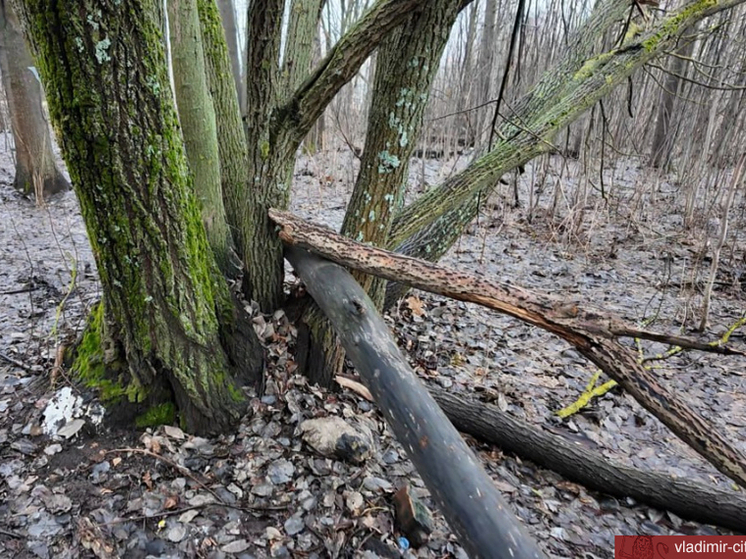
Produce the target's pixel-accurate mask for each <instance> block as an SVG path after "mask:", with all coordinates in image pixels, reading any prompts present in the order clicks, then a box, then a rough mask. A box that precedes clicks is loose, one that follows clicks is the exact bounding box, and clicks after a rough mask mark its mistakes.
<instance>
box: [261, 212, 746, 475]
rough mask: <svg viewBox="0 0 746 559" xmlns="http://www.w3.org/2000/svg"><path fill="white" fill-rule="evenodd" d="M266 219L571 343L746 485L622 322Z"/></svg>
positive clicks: (314, 247)
mask: <svg viewBox="0 0 746 559" xmlns="http://www.w3.org/2000/svg"><path fill="white" fill-rule="evenodd" d="M269 216H270V218H271V219H272V220H273V221H274V222H275V223H277V224H279V225H280V226H281V227H282V229H281V230H280V238H281V239H282V240H283V242H285V243H286V244H289V245H295V246H299V247H302V248H305V249H307V250H311V251H313V252H314V253H316V254H319V255H321V256H323V257H325V258H329V259H330V260H332V261H334V262H336V263H338V264H342V265H345V266H350V267H351V268H355V269H357V270H361V271H364V272H367V273H369V274H374V275H376V276H378V277H382V278H384V279H388V280H391V281H398V282H402V283H406V284H408V285H410V286H412V287H417V288H419V289H425V290H427V291H431V292H434V293H439V294H442V295H445V296H447V297H451V298H453V299H458V300H461V301H469V302H472V303H477V304H479V305H483V306H486V307H489V308H491V309H495V310H497V311H499V312H501V313H504V314H507V315H510V316H513V317H515V318H518V319H520V320H522V321H524V322H527V323H529V324H533V325H534V326H538V327H539V328H542V329H543V330H546V331H548V332H551V333H552V334H554V335H556V336H558V337H560V338H562V339H563V340H565V341H567V342H569V343H571V344H572V345H573V346H574V347H575V348H576V349H577V350H578V352H580V353H581V354H582V355H584V356H585V357H586V358H587V359H588V360H589V361H591V362H592V363H594V364H595V365H597V366H598V367H599V368H600V369H601V370H602V371H603V372H604V373H606V374H607V375H609V376H610V377H611V378H613V379H614V380H616V381H617V382H618V383H619V384H620V385H621V386H622V388H624V389H625V390H626V391H627V392H628V393H629V394H630V395H631V396H632V397H633V398H635V400H637V401H638V402H639V403H640V405H642V406H643V407H644V408H645V409H647V410H648V411H649V412H650V413H652V414H653V415H654V416H656V417H657V418H658V419H659V420H660V421H661V422H662V423H663V424H665V425H666V426H667V427H668V428H669V429H671V431H672V432H673V433H675V434H676V435H677V436H678V437H679V438H680V439H681V440H682V441H684V442H685V443H687V444H688V445H689V446H691V447H692V448H693V449H694V450H696V451H697V452H698V453H699V454H700V455H701V456H702V457H704V458H705V459H707V460H708V461H709V462H710V463H711V464H712V465H713V466H715V467H716V468H717V469H718V470H720V471H721V472H722V473H723V474H725V475H727V476H729V477H730V478H731V479H733V480H734V481H736V482H738V483H740V484H742V485H743V484H744V483H746V457H745V456H744V455H743V454H742V453H741V452H739V451H738V450H737V449H736V448H735V447H734V446H733V445H732V444H730V443H729V442H728V441H727V440H726V439H725V438H724V437H723V436H722V435H720V434H719V433H718V432H717V431H715V430H714V429H713V427H712V425H710V424H709V423H708V422H707V421H705V420H704V419H703V418H702V416H701V415H699V414H698V413H697V412H696V411H694V410H692V409H691V408H690V407H689V406H688V405H687V404H686V403H685V402H684V401H683V400H682V399H681V398H680V397H679V396H678V395H677V394H675V393H674V392H672V391H670V390H669V389H668V388H666V387H665V386H663V385H661V384H660V382H658V379H657V378H656V376H655V375H654V374H653V373H652V372H651V371H649V370H647V369H645V367H643V366H642V365H641V364H640V363H638V361H637V356H636V355H634V354H633V353H632V352H630V351H629V349H627V348H625V347H623V346H622V345H620V344H619V343H618V342H616V341H615V340H614V339H613V338H614V337H615V334H614V328H617V327H618V325H622V326H623V323H622V321H621V320H619V319H616V318H615V317H612V316H609V315H605V314H603V313H598V312H595V311H587V310H584V309H582V308H580V306H579V305H578V304H575V303H572V302H570V303H567V302H563V301H561V300H559V299H557V298H555V297H551V296H549V295H540V294H537V293H534V292H530V291H527V290H524V289H521V288H519V287H515V286H512V285H507V284H498V283H495V282H491V281H489V280H486V279H482V278H477V277H475V276H473V275H470V274H467V273H464V272H461V271H458V270H454V269H448V268H445V267H442V266H438V265H436V264H432V263H430V262H425V261H423V260H419V259H416V258H411V257H407V256H403V255H401V254H396V253H393V252H389V251H385V250H382V249H379V248H375V247H372V246H368V245H362V244H360V243H356V242H354V241H353V240H351V239H349V238H347V237H343V236H341V235H338V234H336V233H335V232H334V231H332V230H330V229H327V228H325V227H321V226H318V225H314V224H311V223H309V222H307V221H304V220H302V219H300V218H298V217H296V216H294V215H293V214H291V213H289V212H282V211H277V210H270V211H269Z"/></svg>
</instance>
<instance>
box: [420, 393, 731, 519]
mask: <svg viewBox="0 0 746 559" xmlns="http://www.w3.org/2000/svg"><path fill="white" fill-rule="evenodd" d="M428 389H429V390H430V394H432V396H433V397H434V398H435V401H436V402H438V404H439V405H440V407H441V408H442V409H443V411H444V412H445V413H446V415H447V416H448V418H449V419H450V420H451V422H452V423H453V425H454V426H455V427H456V428H457V429H458V430H459V431H461V432H462V433H467V434H469V435H471V436H473V437H476V438H477V439H480V440H482V441H485V442H488V443H492V444H494V445H497V446H498V447H500V448H501V449H502V450H504V451H507V452H512V453H514V454H517V455H518V456H520V457H521V458H526V459H528V460H531V461H532V462H534V463H535V464H538V465H539V466H542V467H544V468H547V469H550V470H553V471H555V472H557V473H558V474H560V475H562V476H564V477H565V478H567V479H569V480H571V481H574V482H576V483H580V484H581V485H583V486H585V487H587V488H588V489H595V490H596V491H600V492H602V493H606V494H607V495H613V496H615V497H620V498H625V497H632V498H633V499H635V500H636V501H638V502H640V503H645V504H646V505H650V506H652V507H655V508H658V509H661V510H669V511H671V512H673V513H675V514H677V515H678V516H680V517H682V518H685V519H688V520H696V521H698V522H704V523H706V524H715V525H716V526H722V527H723V528H728V529H730V530H733V531H735V532H737V533H739V534H744V533H746V497H744V496H743V495H742V494H740V493H738V492H736V491H726V490H724V489H720V488H719V487H711V486H707V485H705V484H702V483H696V482H693V481H690V480H688V479H677V478H675V477H674V476H671V475H668V474H664V473H662V472H650V471H643V470H639V469H637V468H631V467H629V466H624V465H622V464H618V463H617V464H615V463H613V462H610V461H609V460H607V459H606V458H605V457H604V456H603V455H602V454H600V453H598V452H595V451H593V450H589V449H587V448H584V447H580V446H578V445H575V444H573V443H571V442H569V441H568V440H567V439H566V438H564V437H562V436H560V435H554V434H551V433H547V432H545V431H543V430H542V429H541V428H540V427H537V426H535V425H530V424H528V423H526V422H525V421H522V420H520V419H517V418H515V417H513V416H511V415H510V414H508V413H504V412H501V411H500V410H499V409H498V408H497V407H495V406H492V405H490V404H486V403H484V402H480V401H478V400H476V399H475V398H473V397H469V396H466V395H462V394H459V395H456V394H451V393H449V392H447V391H446V390H443V389H442V388H437V387H435V386H428Z"/></svg>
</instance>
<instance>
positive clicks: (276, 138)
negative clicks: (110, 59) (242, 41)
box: [228, 0, 456, 311]
mask: <svg viewBox="0 0 746 559" xmlns="http://www.w3.org/2000/svg"><path fill="white" fill-rule="evenodd" d="M453 1H456V0H453ZM421 5H422V2H420V1H419V0H378V1H377V2H375V3H374V4H373V6H372V7H371V8H370V9H369V10H368V11H367V12H366V13H365V14H363V16H362V17H361V18H360V19H359V20H358V22H357V23H356V24H355V25H354V26H353V27H352V28H351V29H349V30H348V31H347V33H345V35H344V36H343V37H342V38H341V39H340V40H339V41H338V42H337V44H336V45H335V46H334V47H333V48H332V49H331V51H330V52H329V53H328V55H327V56H326V57H325V58H324V60H322V61H321V62H320V63H319V64H318V65H317V66H316V68H315V69H314V70H312V71H310V72H309V71H308V70H307V65H308V63H309V61H310V60H311V54H312V52H311V51H312V45H313V36H312V34H311V29H315V23H314V22H313V18H318V10H319V8H320V6H321V3H320V2H317V0H312V1H310V2H306V3H303V2H295V3H294V4H292V5H291V8H292V7H293V6H296V7H297V9H296V11H295V12H292V10H291V24H292V25H293V26H295V28H296V29H299V30H304V31H303V32H302V33H299V34H298V35H297V36H291V35H290V34H289V35H288V37H289V39H288V40H289V44H288V46H287V47H286V52H285V57H284V58H283V61H286V62H287V65H285V64H283V65H282V66H281V65H280V59H281V57H280V45H281V41H280V38H281V32H282V14H283V9H284V1H283V0H267V1H265V2H253V3H252V4H251V6H250V10H249V25H248V31H247V33H248V36H249V37H250V40H249V47H248V55H247V108H246V110H247V114H246V122H245V127H246V133H247V141H248V152H249V161H248V173H247V176H248V185H247V191H246V194H245V195H244V196H240V197H238V198H237V199H235V200H234V202H235V204H236V207H235V208H233V209H232V210H229V212H228V215H229V219H235V223H231V225H232V226H233V227H234V228H235V230H236V232H237V235H238V236H240V241H239V244H240V246H241V247H242V251H243V253H242V255H241V256H242V258H243V261H244V266H245V276H244V280H245V285H244V291H245V293H246V294H247V296H248V297H250V298H252V299H254V300H256V301H258V302H259V304H260V306H261V308H262V309H264V310H267V311H269V310H273V309H274V308H276V307H277V306H278V305H279V304H280V303H281V301H282V298H283V292H282V282H283V279H284V270H283V257H282V246H281V243H280V241H279V239H278V238H277V235H276V232H275V229H274V226H273V225H272V224H271V223H270V221H269V219H268V218H267V210H268V209H269V208H270V207H278V208H285V207H287V205H288V202H289V195H290V183H291V179H292V171H293V165H294V162H295V152H296V150H297V149H298V147H299V145H300V143H301V142H302V141H303V138H304V137H305V136H306V134H307V133H308V132H309V130H310V129H311V127H312V126H313V125H314V123H315V122H316V120H317V119H318V118H319V117H320V116H321V114H322V113H323V111H324V109H325V108H326V106H327V105H328V104H329V102H330V101H331V100H332V99H333V98H334V96H335V95H336V94H337V92H338V91H339V90H340V89H341V88H342V86H343V85H344V84H346V83H347V82H348V81H350V80H351V79H352V78H353V76H354V75H355V73H356V72H357V70H358V69H359V68H360V66H361V65H362V64H363V62H365V60H366V59H367V58H368V56H369V55H370V54H371V53H372V52H373V51H374V50H375V48H376V46H377V45H378V44H379V43H380V42H381V41H382V40H383V39H384V37H386V35H387V34H388V33H389V32H390V31H391V30H392V29H394V28H396V27H397V26H398V25H399V24H401V22H402V21H404V19H405V18H406V17H407V15H408V14H409V13H410V12H411V11H413V10H414V9H416V8H418V7H421ZM293 22H294V23H293ZM311 23H313V25H311ZM306 51H308V52H306ZM296 85H297V87H296ZM230 216H233V217H232V218H231V217H230Z"/></svg>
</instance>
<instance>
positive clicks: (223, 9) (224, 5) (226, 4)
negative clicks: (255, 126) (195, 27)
mask: <svg viewBox="0 0 746 559" xmlns="http://www.w3.org/2000/svg"><path fill="white" fill-rule="evenodd" d="M217 4H218V12H219V14H220V22H221V25H222V28H223V31H224V37H225V40H224V41H223V42H224V43H225V45H226V46H227V48H228V58H229V60H230V68H231V75H232V76H233V81H234V83H235V86H236V94H237V95H238V106H239V107H245V105H246V80H244V79H243V74H242V72H241V56H242V55H243V49H242V48H241V47H240V45H239V44H238V27H237V26H236V10H235V6H234V2H233V0H217ZM200 13H201V9H200ZM203 41H204V37H203ZM205 50H207V48H206V46H205ZM239 114H243V113H239Z"/></svg>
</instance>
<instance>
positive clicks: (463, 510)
mask: <svg viewBox="0 0 746 559" xmlns="http://www.w3.org/2000/svg"><path fill="white" fill-rule="evenodd" d="M287 256H288V259H289V260H290V262H291V263H292V264H293V267H294V268H295V269H296V271H297V272H298V273H299V275H300V276H301V278H302V279H303V280H304V282H305V283H306V286H307V288H308V290H309V292H310V293H311V295H313V297H314V299H315V300H316V301H317V303H318V304H319V306H320V307H321V308H322V309H324V312H325V314H326V315H327V316H328V317H329V319H330V320H331V321H332V323H333V324H334V329H335V330H336V332H337V334H339V336H340V338H341V339H342V343H343V344H344V347H345V350H346V351H347V353H348V355H349V356H350V359H351V360H352V362H353V363H354V365H355V368H356V369H357V370H358V371H360V374H361V375H362V376H363V378H364V379H365V382H366V385H367V387H368V389H369V390H370V391H371V393H372V394H373V397H374V399H375V401H376V403H377V404H378V406H379V407H380V409H381V411H382V412H383V415H384V417H385V418H386V421H387V423H388V424H389V427H390V428H391V430H392V431H393V432H394V434H395V435H396V438H397V440H398V441H399V442H400V443H401V444H402V446H403V447H404V448H405V449H406V450H407V455H408V456H409V458H410V460H412V462H413V463H414V465H415V467H416V468H417V471H418V472H419V474H420V476H422V480H423V481H424V482H425V485H426V486H427V488H428V489H429V490H430V493H431V494H432V496H433V499H434V500H435V502H436V503H438V506H439V508H440V509H441V511H442V512H443V514H444V516H445V517H446V519H447V520H448V523H449V525H450V526H451V528H452V529H453V530H454V532H456V533H457V534H458V535H459V538H460V541H461V544H462V545H463V546H464V548H465V549H466V550H467V551H468V553H469V556H470V557H474V558H477V557H484V558H490V557H497V556H504V557H515V558H523V559H528V558H540V557H544V554H543V553H541V551H540V550H539V549H538V547H537V546H536V544H535V543H533V541H532V540H531V537H530V536H529V535H528V534H527V533H526V531H525V528H523V526H522V525H521V524H520V522H519V521H518V520H517V519H516V518H515V517H514V516H513V514H511V513H510V512H509V509H508V506H507V504H506V503H505V501H504V500H503V499H502V497H501V496H500V493H499V491H498V490H497V488H496V487H495V485H494V483H493V482H492V479H490V477H489V476H488V475H487V473H486V472H485V471H484V469H483V468H482V466H481V464H480V462H479V459H478V458H477V457H476V456H475V455H474V453H473V452H472V451H471V450H470V449H469V447H468V446H467V445H466V443H465V442H464V440H463V439H462V438H461V436H460V435H459V434H458V432H457V431H456V429H454V427H453V425H451V423H450V422H449V421H448V419H447V418H446V417H445V415H444V414H443V412H442V411H441V410H440V408H439V407H438V405H437V404H436V403H435V402H434V401H433V399H432V398H431V397H430V395H429V394H428V393H427V390H426V389H425V387H424V386H422V384H421V383H420V381H419V380H418V379H417V376H416V375H415V373H414V371H413V370H412V368H411V367H410V366H409V364H408V363H407V360H406V359H405V358H404V356H403V355H402V353H401V351H400V350H399V348H398V347H397V345H396V342H395V341H394V339H393V338H392V336H391V333H390V332H389V329H388V326H387V325H386V323H385V322H384V321H383V318H381V315H379V314H378V311H377V310H376V308H375V306H374V305H373V302H372V301H371V300H370V298H369V297H368V296H367V295H366V294H365V292H364V291H363V290H362V288H361V287H360V286H359V285H358V283H357V282H356V281H355V280H354V279H353V278H352V277H351V276H350V274H349V273H348V272H346V271H345V270H344V269H343V268H341V267H340V266H337V265H335V264H332V263H331V262H329V261H327V260H323V259H321V258H319V257H318V256H314V255H312V254H310V253H308V252H306V251H304V250H301V249H298V248H294V247H289V248H288V251H287ZM496 552H497V553H496Z"/></svg>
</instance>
